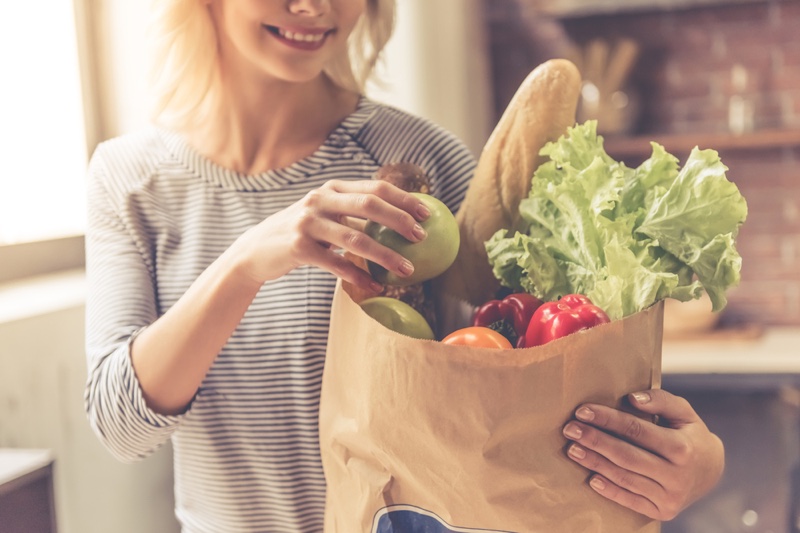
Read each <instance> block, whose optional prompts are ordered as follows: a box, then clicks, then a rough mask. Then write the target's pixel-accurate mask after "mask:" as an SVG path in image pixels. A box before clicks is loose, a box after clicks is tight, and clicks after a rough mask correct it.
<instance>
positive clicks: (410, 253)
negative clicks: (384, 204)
mask: <svg viewBox="0 0 800 533" xmlns="http://www.w3.org/2000/svg"><path fill="white" fill-rule="evenodd" d="M411 194H413V195H414V196H416V197H417V198H419V199H420V200H421V201H422V203H424V204H425V205H426V206H427V207H428V209H429V210H430V212H431V216H430V217H428V218H427V219H426V220H425V221H423V222H421V223H420V225H421V226H422V227H423V228H425V231H426V232H427V233H428V236H427V237H425V239H423V240H422V241H420V242H411V241H409V240H408V239H406V238H405V237H403V236H402V235H400V234H399V233H397V232H396V231H394V230H391V229H389V228H387V227H386V226H383V225H381V224H378V223H376V222H373V221H369V222H367V225H366V227H365V229H364V231H365V232H366V234H367V235H369V236H370V237H372V238H373V239H375V240H376V241H377V242H379V243H380V244H382V245H384V246H386V247H387V248H391V249H392V250H394V251H395V252H397V253H399V254H400V255H402V256H403V257H405V258H406V259H408V260H409V261H411V264H413V265H414V273H413V274H411V275H410V276H408V277H402V276H398V275H397V274H395V273H393V272H390V271H388V270H386V269H385V268H383V267H382V266H381V265H378V264H377V263H373V262H371V261H369V262H368V263H367V266H368V267H369V272H370V274H372V277H373V278H375V280H376V281H378V282H379V283H383V284H384V285H395V286H401V287H403V286H407V285H414V284H416V283H421V282H423V281H427V280H429V279H431V278H435V277H436V276H438V275H439V274H441V273H442V272H444V271H445V270H447V269H448V268H449V267H450V265H452V264H453V261H455V259H456V255H458V247H459V245H460V243H461V235H460V233H459V229H458V223H457V222H456V217H455V216H453V213H451V212H450V209H448V207H447V206H446V205H445V204H444V203H442V202H441V200H439V199H437V198H434V197H433V196H431V195H429V194H423V193H416V192H415V193H411Z"/></svg>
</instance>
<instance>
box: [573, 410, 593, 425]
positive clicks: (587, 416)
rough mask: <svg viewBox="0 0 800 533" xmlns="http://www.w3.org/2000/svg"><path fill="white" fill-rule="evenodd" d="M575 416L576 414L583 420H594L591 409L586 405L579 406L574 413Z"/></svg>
mask: <svg viewBox="0 0 800 533" xmlns="http://www.w3.org/2000/svg"><path fill="white" fill-rule="evenodd" d="M575 416H577V417H578V418H579V419H581V420H585V421H587V422H589V421H591V420H594V411H592V410H591V409H589V408H588V407H581V408H580V409H578V411H577V412H576V413H575Z"/></svg>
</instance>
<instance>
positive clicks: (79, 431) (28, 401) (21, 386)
mask: <svg viewBox="0 0 800 533" xmlns="http://www.w3.org/2000/svg"><path fill="white" fill-rule="evenodd" d="M43 279H44V278H43ZM35 281H37V280H34V282H30V283H26V284H24V285H22V286H14V287H9V286H3V285H0V447H7V448H40V449H48V450H51V451H52V453H53V455H54V456H55V467H54V478H55V500H56V515H57V519H58V527H59V533H109V532H114V533H172V532H177V531H178V527H177V522H176V520H175V518H174V512H173V498H172V466H171V454H170V450H169V448H164V449H163V450H160V451H159V452H157V453H156V454H155V455H153V456H152V457H150V458H149V459H148V460H147V461H144V462H142V463H139V464H134V465H125V464H122V463H120V462H119V461H117V460H116V459H114V458H113V457H112V456H111V455H110V454H109V453H108V452H107V451H106V450H105V449H103V448H102V446H101V444H100V442H99V441H98V439H97V438H96V437H95V435H94V434H93V433H92V430H91V428H90V427H89V423H88V421H87V419H86V416H85V414H84V409H83V390H84V384H85V383H86V362H85V356H84V349H83V338H84V333H83V328H84V307H83V303H82V297H81V295H82V286H83V282H82V275H81V274H70V275H68V276H66V277H64V279H60V280H56V281H55V282H52V281H43V280H42V281H41V282H40V283H36V282H35ZM37 301H38V302H41V305H39V304H38V303H37ZM14 315H16V316H17V318H14ZM0 530H2V525H0Z"/></svg>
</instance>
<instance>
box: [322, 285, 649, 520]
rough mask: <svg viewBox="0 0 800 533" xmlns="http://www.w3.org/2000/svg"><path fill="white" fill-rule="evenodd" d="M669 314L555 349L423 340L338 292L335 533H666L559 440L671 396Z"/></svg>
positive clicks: (326, 420)
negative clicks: (652, 398)
mask: <svg viewBox="0 0 800 533" xmlns="http://www.w3.org/2000/svg"><path fill="white" fill-rule="evenodd" d="M662 320H663V305H661V304H659V305H655V306H653V307H651V308H650V309H648V310H646V311H643V312H641V313H638V314H636V315H634V316H630V317H627V318H625V319H622V320H618V321H614V322H611V323H609V324H604V325H601V326H597V327H595V328H592V329H590V330H587V331H583V332H579V333H577V334H574V335H572V336H570V337H568V338H565V339H560V340H557V341H554V342H551V343H549V344H546V345H544V346H540V347H535V348H524V349H514V350H492V349H485V348H472V347H464V346H450V345H444V344H441V343H439V342H435V341H424V340H417V339H412V338H410V337H406V336H404V335H400V334H398V333H395V332H393V331H390V330H388V329H386V328H385V327H383V326H382V325H381V324H379V323H378V322H376V321H374V320H373V319H372V318H370V317H369V316H368V315H366V314H365V313H364V312H363V311H362V310H361V308H360V307H359V306H358V304H357V303H356V302H355V301H354V300H353V298H352V297H351V295H350V294H349V293H348V287H346V284H345V285H343V284H342V283H341V282H340V283H339V285H338V286H337V288H336V293H335V296H334V300H333V314H332V316H331V327H330V340H329V344H328V352H327V360H326V364H325V369H324V374H323V383H322V398H321V405H320V441H321V449H322V462H323V466H324V469H325V476H326V478H327V484H328V494H327V503H326V513H325V531H326V533H362V532H363V533H421V532H431V533H434V532H435V533H439V532H452V531H459V532H466V531H482V532H484V533H486V532H487V531H489V532H493V531H494V532H500V531H502V532H517V533H534V532H542V533H595V532H597V533H600V532H603V533H629V532H631V533H632V532H636V533H657V532H658V531H660V526H659V523H658V522H655V521H652V520H650V519H648V518H646V517H644V516H643V515H640V514H638V513H636V512H633V511H630V510H628V509H626V508H623V507H621V506H619V505H617V504H615V503H613V502H610V501H608V500H606V499H605V498H603V497H602V496H600V495H598V494H596V493H595V492H594V491H593V490H592V489H591V488H590V487H589V486H588V484H587V482H586V480H587V478H588V472H587V471H586V470H585V469H584V468H582V467H580V466H579V465H577V464H575V463H573V462H572V461H571V460H570V459H568V458H567V457H566V455H565V449H566V446H567V441H566V439H565V438H564V437H563V435H562V433H561V430H562V428H563V426H564V424H565V423H566V421H567V420H569V419H570V418H571V417H572V414H573V412H574V410H575V408H576V407H577V406H578V405H579V404H580V403H581V402H585V401H592V402H600V403H603V404H606V405H613V406H619V405H620V404H621V399H622V398H623V397H624V395H625V394H627V393H629V392H633V391H637V390H642V389H648V388H650V387H657V386H660V369H661V335H662Z"/></svg>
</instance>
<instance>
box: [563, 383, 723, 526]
mask: <svg viewBox="0 0 800 533" xmlns="http://www.w3.org/2000/svg"><path fill="white" fill-rule="evenodd" d="M629 400H630V403H631V405H632V406H633V407H635V408H636V409H637V410H639V411H641V412H642V413H644V414H648V415H658V417H659V423H658V425H657V424H654V423H651V422H649V421H647V420H643V419H642V418H639V417H637V416H634V415H632V414H629V413H625V412H623V411H619V410H616V409H612V408H610V407H606V406H602V405H596V404H585V405H582V406H580V407H578V409H577V410H576V411H575V416H576V418H577V420H573V421H570V422H569V423H568V424H567V425H566V426H565V427H564V435H565V436H566V437H567V438H568V439H570V440H572V441H574V443H573V444H570V446H569V448H568V449H567V454H568V456H569V457H570V458H571V459H572V460H574V461H575V462H577V463H578V464H580V465H582V466H584V467H586V468H587V469H589V470H591V471H592V472H594V474H593V475H592V476H591V479H590V481H589V484H590V486H591V487H592V488H593V489H594V490H596V491H597V492H598V493H599V494H601V495H603V496H604V497H606V498H608V499H610V500H612V501H615V502H617V503H619V504H620V505H623V506H625V507H628V508H630V509H633V510H634V511H638V512H639V513H642V514H643V515H646V516H648V517H650V518H654V519H657V520H671V519H673V518H675V517H676V516H677V515H678V514H679V513H680V512H681V511H683V510H684V509H686V508H687V507H688V506H689V505H691V504H692V503H694V502H695V501H697V500H698V499H700V498H701V497H702V496H704V495H705V494H707V493H708V492H709V491H710V490H711V489H712V488H713V487H714V486H715V485H716V484H717V482H718V481H719V479H720V478H721V476H722V471H723V469H724V464H725V452H724V448H723V445H722V441H720V439H719V438H718V437H717V436H716V435H714V434H713V433H711V431H709V429H708V428H707V427H706V425H705V423H703V421H702V420H701V419H700V417H699V416H697V413H695V411H694V409H693V408H692V406H691V405H689V402H687V401H686V400H685V399H683V398H680V397H678V396H674V395H672V394H670V393H668V392H666V391H664V390H659V389H654V390H649V391H643V392H636V393H633V394H630V395H629Z"/></svg>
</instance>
